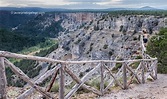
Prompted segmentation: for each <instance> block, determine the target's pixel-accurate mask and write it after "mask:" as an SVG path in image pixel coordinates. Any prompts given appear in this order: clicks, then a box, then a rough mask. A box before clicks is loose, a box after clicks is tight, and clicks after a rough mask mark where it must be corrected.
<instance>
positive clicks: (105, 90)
mask: <svg viewBox="0 0 167 99" xmlns="http://www.w3.org/2000/svg"><path fill="white" fill-rule="evenodd" d="M107 70H108V71H109V72H111V71H110V69H107ZM121 71H122V67H121V68H120V69H119V71H118V72H117V73H116V75H115V79H117V76H118V75H119V74H120V73H121ZM110 74H112V73H110ZM115 79H113V80H112V81H110V83H109V84H108V86H107V87H106V88H105V89H104V93H106V92H107V90H108V89H109V88H110V86H111V85H112V84H113V83H114V81H115ZM118 85H119V84H118ZM120 85H121V84H120ZM121 86H122V85H121ZM121 86H120V87H121ZM121 88H123V86H122V87H121Z"/></svg>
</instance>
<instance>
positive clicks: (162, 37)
mask: <svg viewBox="0 0 167 99" xmlns="http://www.w3.org/2000/svg"><path fill="white" fill-rule="evenodd" d="M147 53H148V54H149V55H151V56H152V57H157V58H158V63H159V65H158V73H165V74H166V73H167V28H162V29H161V30H160V32H159V34H158V35H156V36H154V37H152V38H151V39H150V41H149V42H148V46H147Z"/></svg>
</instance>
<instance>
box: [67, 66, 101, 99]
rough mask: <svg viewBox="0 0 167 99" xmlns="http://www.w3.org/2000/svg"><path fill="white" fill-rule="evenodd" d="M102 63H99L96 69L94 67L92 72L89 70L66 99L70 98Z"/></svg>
mask: <svg viewBox="0 0 167 99" xmlns="http://www.w3.org/2000/svg"><path fill="white" fill-rule="evenodd" d="M100 65H101V64H98V65H97V66H96V67H95V68H94V69H92V70H91V71H90V72H88V73H87V74H86V75H85V76H84V77H82V79H81V83H80V84H75V85H74V87H73V88H72V90H71V91H70V92H69V93H68V94H67V95H66V96H65V99H68V98H70V97H71V96H72V95H73V94H74V93H75V92H76V91H77V90H78V89H79V88H80V87H81V86H82V85H83V84H84V83H85V82H86V81H87V80H88V79H89V78H90V76H91V75H92V74H93V73H94V72H95V71H97V69H99V67H100Z"/></svg>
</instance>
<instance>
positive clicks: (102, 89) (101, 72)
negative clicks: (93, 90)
mask: <svg viewBox="0 0 167 99" xmlns="http://www.w3.org/2000/svg"><path fill="white" fill-rule="evenodd" d="M100 74H101V82H100V92H101V94H102V95H104V63H103V62H101V66H100Z"/></svg>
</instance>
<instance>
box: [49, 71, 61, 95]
mask: <svg viewBox="0 0 167 99" xmlns="http://www.w3.org/2000/svg"><path fill="white" fill-rule="evenodd" d="M58 72H59V69H56V71H55V73H54V75H53V76H52V78H51V80H50V84H49V85H48V87H47V88H46V91H47V92H49V91H50V90H51V88H52V86H53V84H54V82H55V79H56V77H57V74H58Z"/></svg>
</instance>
